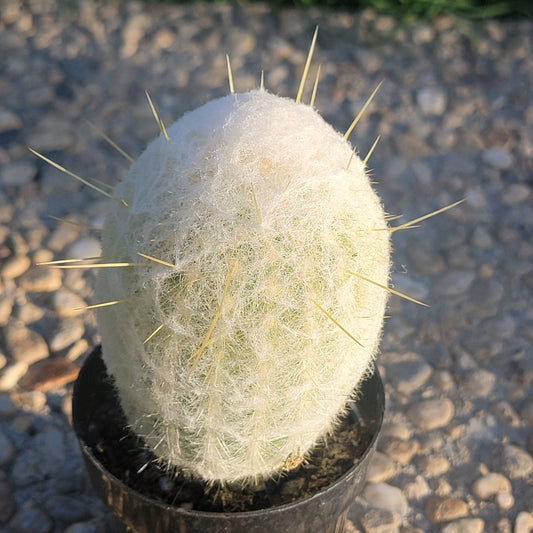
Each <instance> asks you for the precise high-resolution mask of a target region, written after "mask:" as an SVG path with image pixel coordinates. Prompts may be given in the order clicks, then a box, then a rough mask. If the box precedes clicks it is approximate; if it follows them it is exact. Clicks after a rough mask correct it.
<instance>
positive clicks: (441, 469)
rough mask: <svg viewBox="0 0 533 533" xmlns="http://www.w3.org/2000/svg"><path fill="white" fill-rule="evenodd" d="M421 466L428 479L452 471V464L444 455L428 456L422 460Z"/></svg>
mask: <svg viewBox="0 0 533 533" xmlns="http://www.w3.org/2000/svg"><path fill="white" fill-rule="evenodd" d="M419 465H420V468H421V469H422V472H423V474H424V475H425V476H427V477H436V476H442V475H443V474H445V473H446V472H448V470H449V469H450V462H449V461H448V459H446V457H444V456H443V455H435V454H431V455H426V456H424V457H422V458H421V459H420V462H419Z"/></svg>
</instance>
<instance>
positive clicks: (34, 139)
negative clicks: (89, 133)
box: [28, 113, 76, 172]
mask: <svg viewBox="0 0 533 533" xmlns="http://www.w3.org/2000/svg"><path fill="white" fill-rule="evenodd" d="M74 128H75V126H74V125H73V123H72V121H71V120H67V119H65V118H59V114H57V113H56V114H53V115H50V116H48V117H46V118H45V119H44V120H42V121H41V122H40V123H39V124H37V126H36V127H35V128H33V129H32V130H31V133H30V135H29V138H28V146H31V147H32V148H33V149H34V150H36V151H37V152H53V151H55V150H64V149H65V148H68V147H69V146H70V145H71V144H72V143H73V142H74V140H75V138H76V136H75V135H74V131H73V129H74ZM57 172H59V170H57Z"/></svg>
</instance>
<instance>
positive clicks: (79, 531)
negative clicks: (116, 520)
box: [65, 520, 103, 533]
mask: <svg viewBox="0 0 533 533" xmlns="http://www.w3.org/2000/svg"><path fill="white" fill-rule="evenodd" d="M102 531H103V525H102V524H101V523H100V522H99V521H97V520H91V521H89V522H78V523H76V524H72V525H70V526H69V527H67V529H65V533H101V532H102Z"/></svg>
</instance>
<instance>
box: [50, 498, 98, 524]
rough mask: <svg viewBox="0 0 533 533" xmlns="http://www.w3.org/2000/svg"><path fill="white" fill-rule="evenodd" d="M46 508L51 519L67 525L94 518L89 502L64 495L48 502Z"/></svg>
mask: <svg viewBox="0 0 533 533" xmlns="http://www.w3.org/2000/svg"><path fill="white" fill-rule="evenodd" d="M44 508H45V510H46V512H47V514H48V515H49V516H50V517H52V518H54V519H55V520H58V521H61V522H63V523H67V524H72V523H74V522H82V521H84V520H88V519H90V518H91V517H92V513H91V509H90V507H89V506H88V505H87V501H83V500H81V501H80V499H79V498H76V497H71V496H66V495H63V494H58V495H56V496H55V497H54V498H52V499H50V500H48V501H47V502H46V503H45V505H44Z"/></svg>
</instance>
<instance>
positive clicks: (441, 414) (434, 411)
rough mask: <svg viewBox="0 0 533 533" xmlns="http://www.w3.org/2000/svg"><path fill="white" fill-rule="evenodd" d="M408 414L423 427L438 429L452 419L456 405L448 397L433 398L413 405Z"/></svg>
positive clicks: (415, 422) (416, 423) (417, 424)
mask: <svg viewBox="0 0 533 533" xmlns="http://www.w3.org/2000/svg"><path fill="white" fill-rule="evenodd" d="M407 415H408V417H409V418H410V420H411V421H412V422H413V424H415V425H416V426H418V427H419V428H421V429H436V428H439V427H443V426H446V425H447V424H448V423H449V422H450V421H451V420H452V418H453V415H454V407H453V403H452V402H451V401H450V400H449V399H448V398H432V399H429V400H422V401H420V402H418V403H415V404H413V405H411V406H410V407H409V409H408V411H407Z"/></svg>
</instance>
